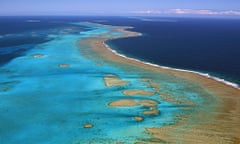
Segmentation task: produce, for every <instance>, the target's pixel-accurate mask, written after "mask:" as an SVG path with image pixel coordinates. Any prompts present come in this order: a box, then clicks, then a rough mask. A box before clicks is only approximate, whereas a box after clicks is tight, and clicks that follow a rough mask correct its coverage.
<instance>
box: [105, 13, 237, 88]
mask: <svg viewBox="0 0 240 144" xmlns="http://www.w3.org/2000/svg"><path fill="white" fill-rule="evenodd" d="M111 23H112V24H116V23H118V24H119V25H131V26H133V27H135V28H134V29H132V30H133V31H137V32H141V33H143V36H141V37H135V38H124V39H117V40H112V41H109V42H108V44H110V45H111V46H112V47H114V49H116V50H117V51H119V52H120V53H123V54H125V55H127V56H131V57H134V58H138V59H141V60H144V61H148V62H151V63H155V64H159V65H163V66H170V67H174V68H181V69H187V70H195V71H200V72H204V73H209V74H211V75H214V76H217V77H220V78H224V79H227V80H229V81H232V82H235V83H238V84H240V63H239V62H240V20H236V19H203V18H198V19H196V18H195V19H194V18H148V19H141V18H138V19H126V20H125V21H124V20H123V19H115V20H112V21H111V22H109V24H111Z"/></svg>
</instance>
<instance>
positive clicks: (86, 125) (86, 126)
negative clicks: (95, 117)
mask: <svg viewBox="0 0 240 144" xmlns="http://www.w3.org/2000/svg"><path fill="white" fill-rule="evenodd" d="M92 127H93V125H92V124H90V123H88V124H84V125H83V128H92Z"/></svg>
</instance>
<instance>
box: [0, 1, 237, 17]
mask: <svg viewBox="0 0 240 144" xmlns="http://www.w3.org/2000/svg"><path fill="white" fill-rule="evenodd" d="M0 15H2V16H3V15H150V16H152V15H226V16H227V15H234V16H239V17H240V0H0Z"/></svg>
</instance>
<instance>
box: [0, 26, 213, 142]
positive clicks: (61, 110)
mask: <svg viewBox="0 0 240 144" xmlns="http://www.w3.org/2000/svg"><path fill="white" fill-rule="evenodd" d="M72 25H74V26H77V25H79V26H84V27H87V30H85V31H82V32H79V33H59V34H54V35H53V34H51V33H49V38H50V39H51V40H50V41H47V42H44V43H39V44H35V45H31V46H32V49H31V50H30V51H27V52H26V53H25V54H24V55H23V56H20V57H17V58H15V59H13V60H11V61H10V62H9V63H7V64H5V65H3V66H2V67H1V68H0V79H1V83H0V98H1V100H0V113H1V115H0V143H1V144H15V143H24V144H33V143H36V144H37V143H51V144H52V143H56V144H67V143H70V144H77V143H116V142H124V143H126V144H128V143H134V142H141V141H142V140H144V139H145V140H148V139H150V138H151V135H150V134H149V133H148V132H147V131H146V130H145V128H151V127H163V126H168V125H172V126H174V124H175V123H176V122H177V121H178V120H179V119H180V118H179V117H178V115H180V114H182V115H189V116H192V117H191V123H192V124H193V125H194V123H195V121H196V119H197V118H198V117H197V116H196V117H194V114H196V113H199V112H204V111H209V110H210V109H212V108H214V106H213V103H214V101H216V99H215V97H214V95H212V94H211V93H210V92H208V91H206V90H205V89H204V88H202V87H201V86H200V85H198V84H197V83H194V82H190V81H186V80H182V79H179V78H176V77H174V76H172V75H171V74H166V73H155V72H152V71H150V70H149V71H148V70H141V69H140V68H137V67H133V68H131V67H127V68H126V67H121V66H118V65H115V64H114V63H111V62H107V61H104V60H102V61H101V60H98V61H94V60H93V59H90V58H89V57H88V56H86V55H85V54H83V52H82V51H81V49H85V50H87V51H88V47H86V46H85V45H81V39H86V38H91V37H107V38H110V37H115V36H121V35H123V34H124V33H121V32H116V31H115V30H114V27H112V26H107V25H98V24H93V23H72ZM66 29H67V28H66ZM68 29H69V28H68ZM45 33H47V31H45ZM91 52H92V51H89V52H88V54H90V55H91ZM98 63H101V66H97V64H98ZM107 74H114V75H116V76H118V77H119V78H121V79H122V80H126V81H128V82H129V83H128V85H126V86H123V87H118V86H114V87H107V86H106V85H105V83H104V76H106V75H107ZM141 78H148V79H151V80H152V81H154V82H155V83H157V84H159V87H160V89H161V92H162V93H165V94H168V95H170V96H171V98H173V99H175V100H177V101H178V103H176V102H171V101H166V100H164V99H162V97H161V93H160V94H159V93H157V92H156V91H155V90H154V89H153V88H152V87H151V86H149V85H148V82H146V81H141V80H140V79H141ZM128 89H141V90H146V91H152V92H155V94H154V95H153V96H140V95H139V96H138V95H137V96H127V95H124V94H123V93H122V92H123V91H124V90H128ZM119 99H134V100H136V101H139V100H142V99H145V100H146V99H147V100H154V101H157V102H159V104H158V105H157V109H158V110H159V111H160V114H157V115H144V114H142V112H143V111H145V110H149V107H146V106H143V105H138V106H133V107H110V106H109V105H108V104H109V103H110V102H112V101H116V100H119ZM209 101H211V103H210V102H209ZM185 102H188V103H185ZM190 102H191V103H193V104H189V103H190ZM135 116H141V117H143V118H144V120H143V121H136V120H135V119H134V117H135ZM85 124H91V125H92V126H93V127H92V128H84V125H85Z"/></svg>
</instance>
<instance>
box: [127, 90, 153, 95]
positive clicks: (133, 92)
mask: <svg viewBox="0 0 240 144" xmlns="http://www.w3.org/2000/svg"><path fill="white" fill-rule="evenodd" d="M123 94H124V95H127V96H152V95H154V92H151V91H145V90H137V89H133V90H125V91H123Z"/></svg>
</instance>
